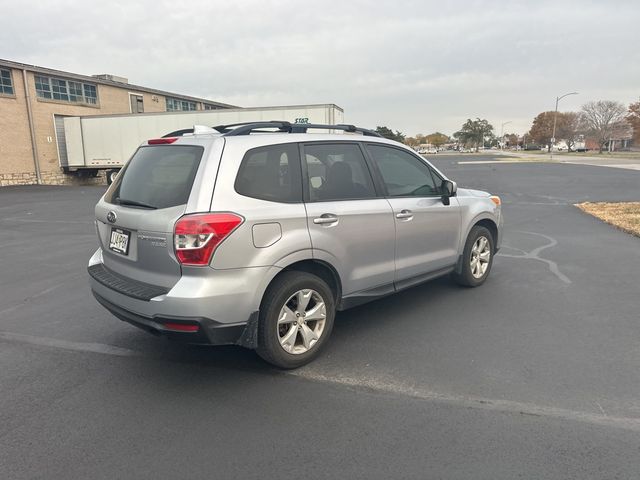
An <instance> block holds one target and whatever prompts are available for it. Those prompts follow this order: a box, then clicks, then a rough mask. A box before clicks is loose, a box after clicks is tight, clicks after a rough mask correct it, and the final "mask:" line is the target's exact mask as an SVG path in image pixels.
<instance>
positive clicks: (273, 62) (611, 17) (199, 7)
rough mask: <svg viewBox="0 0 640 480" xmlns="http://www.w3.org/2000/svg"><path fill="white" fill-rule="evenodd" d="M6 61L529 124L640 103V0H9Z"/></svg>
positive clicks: (353, 109) (422, 117)
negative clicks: (563, 113)
mask: <svg viewBox="0 0 640 480" xmlns="http://www.w3.org/2000/svg"><path fill="white" fill-rule="evenodd" d="M0 12H2V15H1V16H0V58H5V59H10V60H15V61H20V62H24V63H31V64H35V65H40V66H45V67H50V68H57V69H61V70H67V71H71V72H75V73H82V74H94V73H112V74H115V75H120V76H124V77H127V78H129V81H130V82H131V83H136V84H139V85H145V86H149V87H155V88H159V89H165V90H169V91H175V92H178V93H184V94H190V95H194V96H202V97H206V98H210V99H212V100H217V101H221V102H225V103H231V104H234V105H239V106H244V107H253V106H267V105H287V104H306V103H336V104H338V105H340V106H341V107H342V108H344V110H345V120H346V121H347V122H349V123H356V124H358V125H362V126H367V127H375V126H378V125H387V126H389V127H391V128H393V129H399V130H401V131H402V132H404V133H407V134H411V135H413V134H416V133H431V132H433V131H436V130H439V131H442V132H444V133H447V134H451V133H453V132H454V131H456V130H458V129H459V127H460V125H461V124H462V123H463V122H464V120H465V119H466V118H468V117H472V118H475V117H481V118H487V119H488V120H489V121H490V122H491V123H492V124H493V125H494V127H495V128H496V133H497V134H499V133H500V125H501V123H503V122H507V121H511V122H512V123H511V124H509V125H507V126H506V127H505V130H506V131H515V132H517V133H522V132H524V131H526V130H527V129H528V128H529V127H530V124H531V120H532V119H533V117H534V116H535V115H536V114H537V113H538V112H540V111H543V110H552V109H553V108H554V102H555V97H556V95H562V94H563V93H566V92H570V91H578V92H579V93H580V94H579V95H577V96H571V97H567V98H565V99H564V100H562V101H561V103H560V110H575V109H578V108H579V107H580V105H581V104H582V103H584V102H586V101H589V100H597V99H611V100H619V101H621V102H624V103H625V104H628V103H629V102H631V101H637V100H638V98H639V97H640V0H629V1H626V0H611V1H605V0H602V1H589V0H579V1H561V0H556V1H549V2H547V1H531V0H530V1H528V2H519V1H499V2H498V1H493V2H490V1H464V2H463V1H457V2H456V1H449V2H446V1H444V0H440V1H437V2H434V1H402V0H395V1H375V2H374V1H369V2H367V1H349V0H341V1H328V0H323V1H321V2H303V1H300V0H297V1H295V0H289V1H265V0H259V1H243V0H236V1H233V2H230V1H217V0H208V1H198V0H191V1H189V2H175V1H171V2H168V1H159V0H142V1H134V0H128V1H120V0H108V1H101V2H90V1H87V0H84V1H39V2H36V1H31V0H21V1H19V2H16V1H15V0H0Z"/></svg>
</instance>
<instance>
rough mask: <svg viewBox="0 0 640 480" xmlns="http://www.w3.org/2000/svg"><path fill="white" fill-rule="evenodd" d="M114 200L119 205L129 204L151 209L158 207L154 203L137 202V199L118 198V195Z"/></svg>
mask: <svg viewBox="0 0 640 480" xmlns="http://www.w3.org/2000/svg"><path fill="white" fill-rule="evenodd" d="M115 200H116V202H118V204H119V205H131V206H132V207H142V208H150V209H152V210H157V209H158V207H156V206H154V205H149V204H148V203H144V202H138V201H137V200H129V199H126V198H120V197H116V199H115Z"/></svg>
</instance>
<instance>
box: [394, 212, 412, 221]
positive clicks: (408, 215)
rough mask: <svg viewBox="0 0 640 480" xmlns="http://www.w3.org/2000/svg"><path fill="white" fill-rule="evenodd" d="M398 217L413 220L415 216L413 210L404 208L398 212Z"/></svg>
mask: <svg viewBox="0 0 640 480" xmlns="http://www.w3.org/2000/svg"><path fill="white" fill-rule="evenodd" d="M396 218H399V219H401V220H411V219H412V218H413V212H412V211H411V210H402V211H401V212H400V213H396Z"/></svg>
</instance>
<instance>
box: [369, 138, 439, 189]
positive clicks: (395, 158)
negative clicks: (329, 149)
mask: <svg viewBox="0 0 640 480" xmlns="http://www.w3.org/2000/svg"><path fill="white" fill-rule="evenodd" d="M367 149H368V150H369V151H370V152H371V156H372V157H373V161H374V162H375V163H376V165H377V166H378V170H379V171H380V174H381V175H382V181H383V182H384V184H385V186H386V187H387V193H388V194H389V196H391V197H405V196H416V197H427V196H431V195H439V194H440V185H439V184H436V180H434V178H433V176H432V175H431V169H430V168H429V167H428V166H427V165H426V164H425V163H423V162H422V161H420V160H419V159H418V158H416V157H414V156H413V155H411V154H410V153H407V152H403V151H402V150H399V149H397V148H390V147H384V146H380V145H367Z"/></svg>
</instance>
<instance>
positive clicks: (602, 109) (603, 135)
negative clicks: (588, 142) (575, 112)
mask: <svg viewBox="0 0 640 480" xmlns="http://www.w3.org/2000/svg"><path fill="white" fill-rule="evenodd" d="M626 114H627V109H626V107H625V106H624V105H623V104H622V103H620V102H615V101H612V100H598V101H597V102H589V103H586V104H584V105H583V106H582V115H583V118H584V121H585V124H586V126H587V128H588V130H589V132H590V134H591V135H593V136H594V137H595V139H596V140H597V141H598V146H599V149H600V153H602V150H603V148H604V145H605V144H606V143H607V142H608V141H609V140H611V139H612V138H613V137H614V136H615V134H616V133H617V132H619V131H620V128H621V125H622V124H624V123H625V121H624V120H625V115H626Z"/></svg>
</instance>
